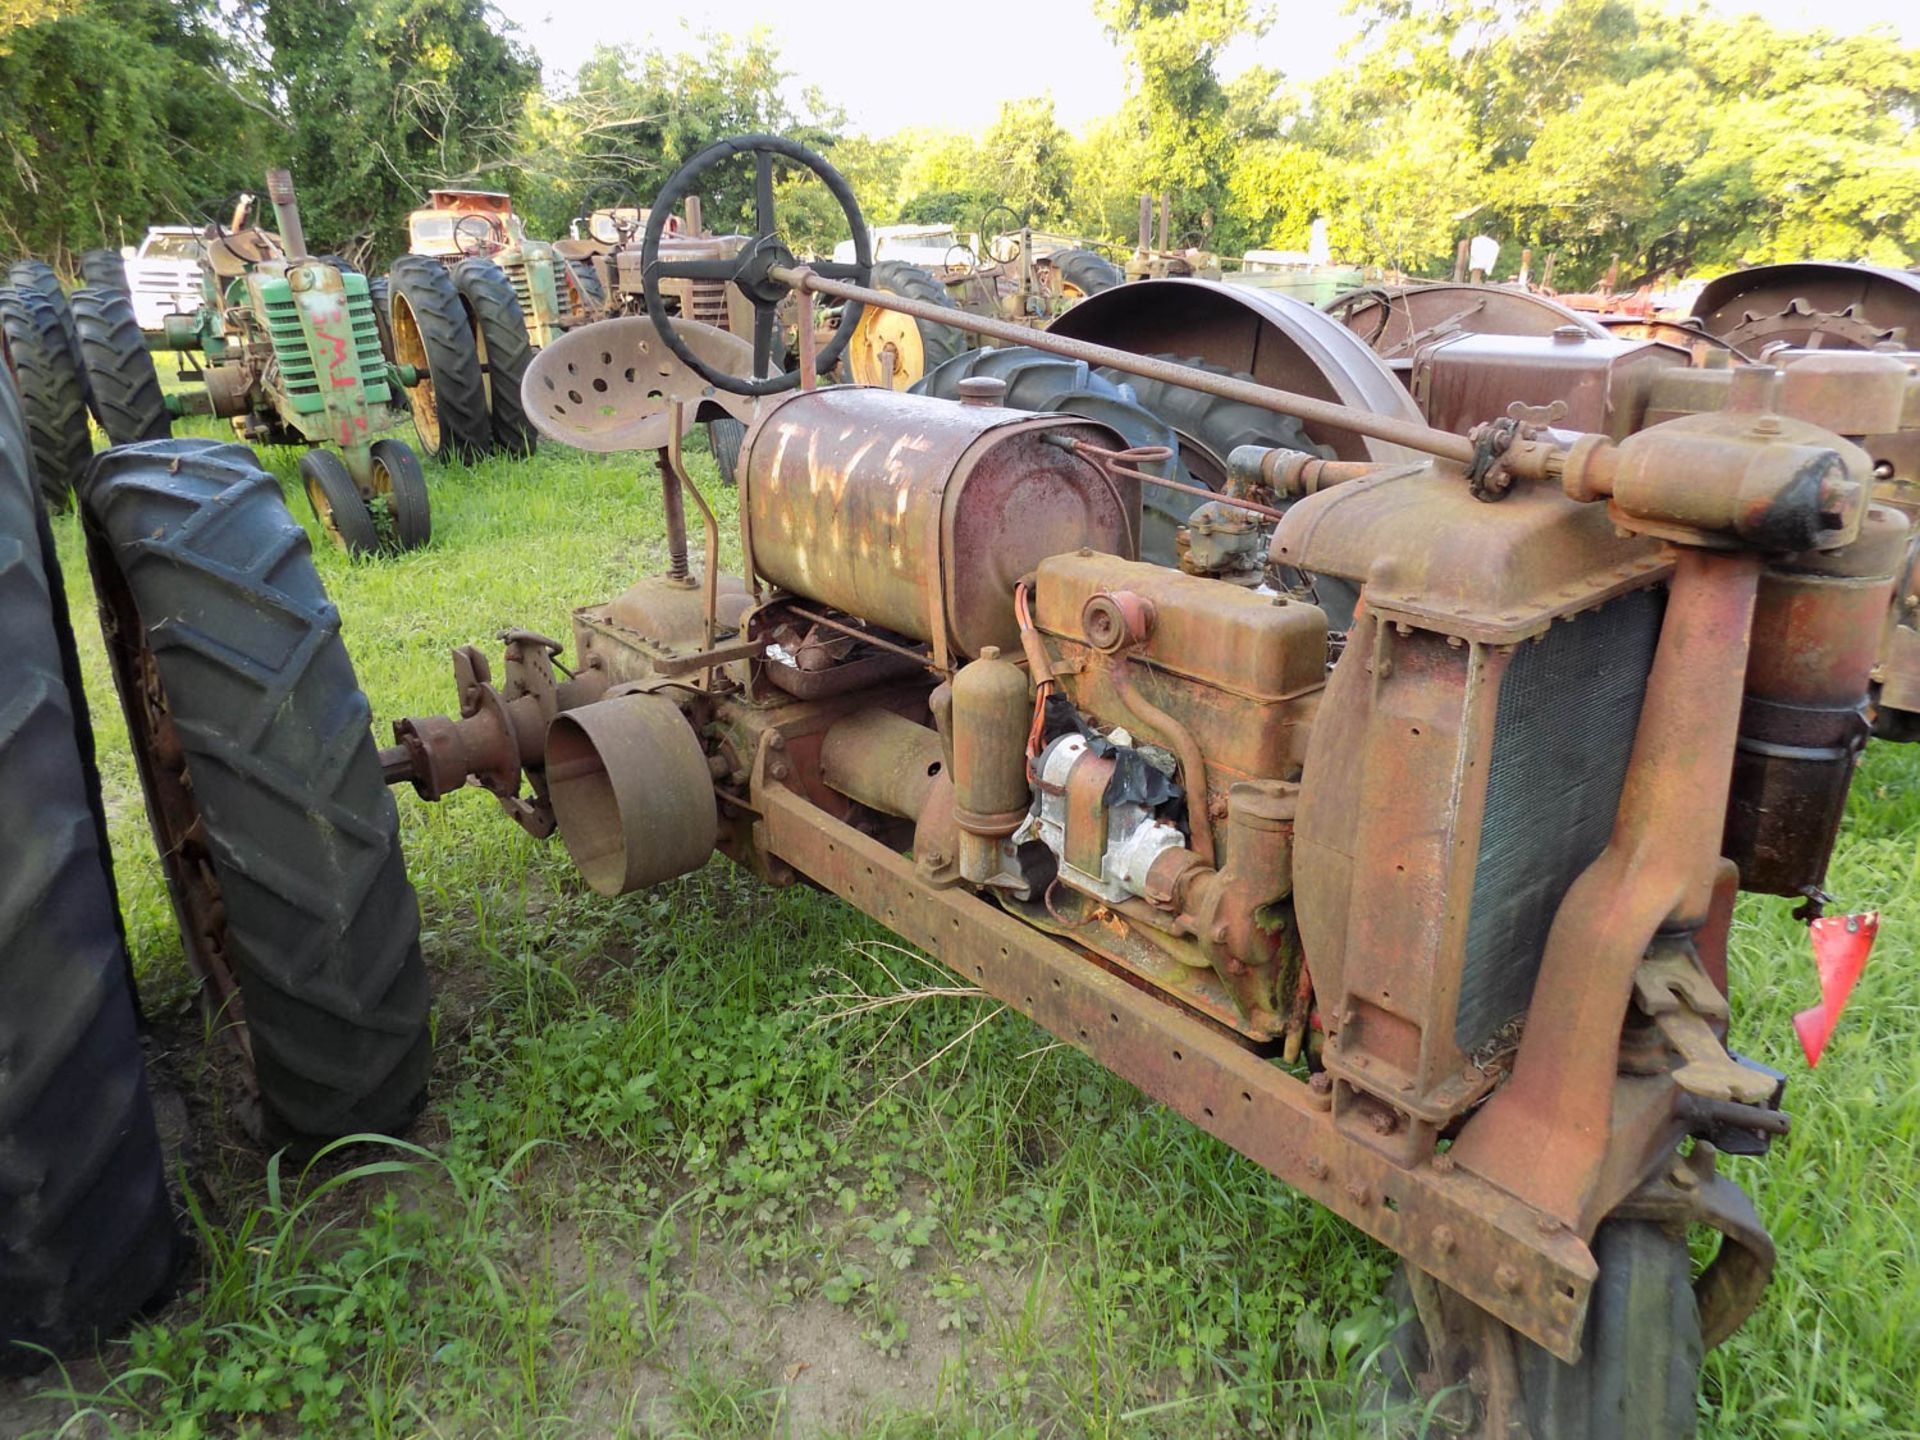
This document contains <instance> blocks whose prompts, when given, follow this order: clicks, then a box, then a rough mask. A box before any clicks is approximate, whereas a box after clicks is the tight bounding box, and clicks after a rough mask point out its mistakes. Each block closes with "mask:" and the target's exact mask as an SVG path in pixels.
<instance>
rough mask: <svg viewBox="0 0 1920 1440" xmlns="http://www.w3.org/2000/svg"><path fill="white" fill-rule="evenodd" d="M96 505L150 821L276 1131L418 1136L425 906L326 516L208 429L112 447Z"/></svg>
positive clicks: (101, 583)
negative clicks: (346, 625) (356, 653)
mask: <svg viewBox="0 0 1920 1440" xmlns="http://www.w3.org/2000/svg"><path fill="white" fill-rule="evenodd" d="M310 453H314V454H319V453H325V452H318V451H315V452H310ZM336 458H337V457H336ZM343 468H344V467H343ZM83 503H84V509H85V514H86V520H87V543H88V557H89V560H90V561H91V563H92V568H93V578H94V591H95V593H96V594H97V595H98V596H99V597H100V607H101V619H102V625H103V628H104V629H105V631H106V639H107V652H108V656H109V659H110V660H111V662H112V665H113V671H114V679H115V682H116V685H117V687H118V689H119V692H120V700H121V708H122V709H123V710H124V711H125V713H126V718H127V728H128V733H129V737H130V739H131V742H132V747H133V750H134V755H135V759H136V762H137V764H138V767H139V770H140V777H141V782H142V786H143V788H144V789H145V792H146V797H147V814H148V818H149V820H150V821H151V822H152V826H153V831H154V838H155V840H156V842H157V844H158V847H159V851H160V855H161V859H162V863H163V866H164V867H165V870H166V874H167V882H168V888H169V890H170V891H171V893H172V896H173V901H174V907H175V911H176V913H177V914H178V916H179V918H180V921H181V927H180V928H181V934H182V936H183V937H184V940H185V943H186V946H187V951H188V956H189V958H190V959H191V960H193V962H194V964H195V966H196V968H197V969H198V970H199V971H200V973H201V974H202V976H203V977H204V978H205V980H206V982H207V986H208V992H209V999H210V1002H211V1004H212V1007H213V1008H214V1010H215V1012H216V1017H217V1023H218V1024H219V1025H220V1026H221V1027H222V1028H223V1029H226V1030H228V1031H229V1033H230V1034H232V1035H233V1038H235V1039H236V1040H237V1041H238V1042H239V1044H240V1047H241V1049H242V1053H243V1054H244V1055H245V1056H246V1057H247V1058H248V1059H249V1060H250V1061H251V1065H252V1069H253V1074H254V1078H255V1080H256V1081H257V1084H258V1092H259V1099H260V1109H261V1114H260V1132H261V1136H262V1138H263V1139H264V1140H265V1141H267V1142H268V1143H270V1144H286V1143H297V1144H301V1145H303V1146H304V1145H307V1144H310V1143H312V1142H316V1141H320V1140H324V1139H330V1138H333V1137H337V1136H341V1135H349V1134H353V1133H355V1132H358V1131H363V1130H366V1131H380V1132H385V1133H397V1132H398V1131H400V1130H403V1129H404V1128H405V1127H406V1126H407V1125H408V1124H409V1123H411V1121H412V1120H413V1119H414V1117H415V1116H416V1115H417V1114H418V1113H419V1110H420V1107H421V1105H422V1104H423V1103H424V1100H425V1096H426V1085H427V1078H428V1071H429V1069H430V1066H431V1063H432V1062H431V1055H430V1053H429V1040H428V1033H427V1012H428V1003H429V994H428V982H427V973H426V967H425V965H424V964H423V963H422V961H421V957H420V916H419V910H418V907H417V905H416V903H415V900H414V894H413V888H412V886H411V885H409V884H408V883H407V876H406V868H405V864H404V862H403V860H402V857H401V853H400V843H399V834H398V817H397V812H396V810H395V808H394V802H393V798H392V796H391V795H390V794H389V793H388V791H387V787H386V784H385V782H384V781H383V779H382V778H381V773H380V762H379V757H378V755H377V753H376V751H375V749H374V745H373V737H372V735H371V734H370V732H369V730H368V723H369V720H370V718H371V717H370V713H369V710H368V706H367V700H366V697H365V696H364V695H363V694H361V693H360V688H359V685H358V683H357V682H356V681H355V679H354V674H353V663H352V661H351V660H349V659H348V657H347V651H346V647H345V645H344V644H343V643H342V642H341V638H340V613H339V611H338V610H336V609H335V608H334V606H333V604H332V603H331V602H330V601H329V600H328V598H327V595H326V591H325V589H324V588H323V587H322V585H321V583H320V578H319V576H318V574H317V573H316V572H315V570H314V565H313V557H312V553H311V551H310V549H309V546H308V543H307V535H306V532H305V531H304V530H302V529H301V528H300V527H299V526H298V525H296V524H295V523H294V522H293V518H292V517H291V516H290V515H289V514H288V513H287V510H286V506H285V505H284V504H283V503H282V501H281V498H280V487H279V485H278V483H277V482H276V481H275V480H274V479H273V477H272V476H271V475H268V474H267V473H265V472H264V471H263V470H261V468H260V465H259V462H258V460H257V459H256V458H255V457H254V455H253V453H252V452H251V451H249V450H247V449H246V448H244V447H242V446H238V445H222V444H218V443H215V442H211V441H205V440H163V441H156V442H154V443H152V444H147V445H133V446H126V447H123V448H120V449H115V450H111V451H109V452H107V453H106V454H104V455H102V456H101V457H100V458H99V460H97V461H96V462H95V464H94V466H93V469H92V471H91V473H90V475H89V477H88V480H87V484H86V487H85V491H84V494H83Z"/></svg>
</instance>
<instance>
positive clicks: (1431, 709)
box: [1273, 466, 1666, 1163]
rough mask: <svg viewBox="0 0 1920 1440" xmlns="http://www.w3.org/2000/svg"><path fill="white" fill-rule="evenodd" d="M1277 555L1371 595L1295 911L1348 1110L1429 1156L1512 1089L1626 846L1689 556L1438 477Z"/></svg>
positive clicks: (1320, 761)
mask: <svg viewBox="0 0 1920 1440" xmlns="http://www.w3.org/2000/svg"><path fill="white" fill-rule="evenodd" d="M1273 549H1274V555H1275V558H1277V559H1283V560H1284V561H1285V562H1286V563H1289V564H1294V565H1298V566H1299V567H1300V568H1302V569H1304V570H1307V571H1309V572H1312V573H1315V574H1319V575H1333V576H1336V577H1337V578H1340V579H1343V580H1346V581H1348V582H1350V583H1351V582H1356V581H1357V582H1359V583H1360V584H1361V586H1362V609H1361V613H1360V617H1359V619H1358V620H1356V622H1355V624H1354V626H1353V629H1352V630H1351V632H1350V633H1349V636H1348V640H1347V645H1346V648H1345V650H1344V652H1343V653H1342V655H1341V658H1340V660H1339V662H1338V664H1337V665H1336V666H1335V667H1334V671H1333V674H1332V676H1331V677H1330V679H1329V681H1328V685H1327V689H1326V692H1325V694H1324V696H1323V697H1322V700H1321V703H1320V708H1319V711H1318V715H1317V718H1316V719H1315V722H1314V727H1313V734H1312V737H1311V739H1310V741H1309V743H1308V748H1307V755H1306V765H1305V773H1304V778H1303V783H1302V790H1301V801H1300V807H1299V816H1298V820H1297V823H1296V833H1295V857H1294V905H1295V911H1296V914H1297V916H1298V918H1299V923H1300V934H1301V940H1302V944H1303V946H1304V949H1305V953H1306V956H1307V963H1308V965H1309V967H1310V969H1311V971H1312V974H1313V980H1314V988H1315V992H1316V995H1317V996H1318V1001H1319V1010H1320V1014H1321V1017H1322V1019H1323V1022H1324V1023H1325V1024H1326V1025H1327V1028H1328V1030H1329V1032H1330V1040H1329V1044H1328V1048H1327V1052H1326V1058H1327V1068H1328V1069H1329V1070H1330V1071H1331V1072H1332V1073H1333V1075H1334V1077H1335V1079H1336V1081H1337V1082H1338V1086H1337V1088H1336V1091H1335V1097H1334V1103H1335V1110H1336V1115H1338V1116H1340V1117H1341V1118H1342V1121H1343V1124H1348V1125H1349V1126H1350V1128H1351V1129H1352V1130H1353V1133H1355V1134H1356V1135H1357V1136H1359V1137H1361V1138H1363V1139H1366V1140H1367V1143H1370V1144H1375V1145H1376V1146H1377V1148H1380V1149H1382V1150H1385V1151H1387V1152H1388V1153H1390V1154H1393V1155H1394V1156H1395V1158H1396V1159H1400V1160H1402V1161H1403V1162H1405V1163H1412V1161H1413V1160H1415V1159H1417V1158H1418V1157H1419V1156H1420V1155H1421V1154H1423V1153H1430V1151H1431V1147H1432V1139H1433V1137H1434V1135H1435V1134H1437V1133H1438V1131H1439V1130H1440V1129H1442V1128H1444V1127H1445V1125H1446V1124H1447V1123H1448V1122H1449V1121H1450V1120H1451V1119H1452V1118H1453V1117H1455V1116H1457V1115H1459V1114H1461V1113H1463V1112H1464V1111H1465V1110H1466V1108H1467V1107H1469V1106H1470V1105H1472V1104H1473V1103H1474V1102H1475V1101H1476V1100H1478V1099H1479V1098H1480V1096H1482V1095H1484V1094H1485V1093H1486V1091H1487V1090H1488V1089H1489V1088H1491V1086H1492V1085H1493V1083H1494V1082H1495V1080H1496V1079H1497V1078H1498V1075H1499V1065H1498V1061H1499V1060H1500V1059H1501V1057H1502V1055H1503V1054H1504V1053H1505V1052H1507V1051H1510V1050H1511V1048H1512V1044H1513V1041H1514V1039H1515V1036H1516V1027H1515V1023H1514V1022H1516V1021H1518V1020H1520V1019H1521V1018H1522V1017H1523V1015H1524V1012H1525V1009H1526V1006H1527V1003H1528V1000H1529V999H1530V997H1531V995H1532V990H1533V981H1534V977H1535V975H1536V973H1537V971H1538V968H1539V964H1540V959H1541V956H1542V954H1543V952H1544V950H1545V946H1546V937H1547V932H1548V930H1549V929H1550V927H1551V925H1552V922H1553V918H1554V914H1555V912H1556V911H1557V909H1558V907H1559V905H1560V902H1561V900H1562V898H1563V897H1564V896H1565V894H1566V891H1567V889H1568V887H1569V886H1570V885H1571V884H1572V882H1573V880H1574V878H1575V877H1576V876H1577V875H1579V873H1580V872H1581V870H1583V869H1584V868H1585V867H1586V866H1587V865H1588V864H1589V863H1590V862H1591V861H1592V860H1593V859H1594V858H1595V857H1596V856H1597V855H1598V854H1599V853H1600V851H1601V849H1602V848H1603V847H1604V846H1605V844H1606V841H1607V838H1608V836H1609V834H1610V833H1611V830H1612V827H1613V821H1614V813H1615V810H1616V809H1617V807H1618V802H1619V795H1620V787H1621V783H1622V781H1623V779H1624V776H1625V773H1626V767H1627V759H1628V755H1629V753H1630V751H1631V748H1632V744H1633V739H1634V731H1635V728H1636V726H1637V724H1638V720H1639V712H1640V705H1641V701H1642V699H1643V697H1644V694H1645V688H1646V680H1647V674H1648V671H1649V668H1650V666H1651V664H1652V659H1653V653H1654V647H1655V645H1656V643H1657V640H1658V636H1659V629H1660V620H1661V615H1662V612H1663V597H1664V594H1665V591H1664V589H1663V588H1662V587H1661V586H1660V584H1659V582H1660V581H1661V580H1662V579H1663V578H1664V576H1665V574H1666V564H1665V562H1664V561H1663V560H1661V558H1660V557H1659V554H1658V552H1657V550H1656V549H1655V548H1654V547H1652V546H1651V545H1648V544H1647V543H1646V542H1642V541H1633V540H1626V539H1621V538H1618V537H1616V536H1615V535H1614V534H1613V530H1612V526H1611V524H1610V522H1609V521H1608V519H1607V517H1606V515H1605V513H1604V511H1603V510H1602V509H1601V507H1599V506H1582V505H1580V504H1578V503H1576V502H1574V501H1572V500H1570V499H1568V498H1567V497H1566V496H1565V495H1564V494H1562V493H1561V492H1559V491H1558V490H1557V489H1556V490H1549V489H1547V488H1545V487H1526V488H1522V489H1519V490H1516V491H1515V492H1514V494H1513V495H1511V496H1510V497H1508V499H1507V500H1505V501H1502V502H1501V503H1500V504H1498V505H1484V504H1481V503H1480V502H1478V501H1476V500H1474V499H1472V498H1471V496H1470V495H1469V494H1468V493H1467V489H1466V486H1465V485H1464V484H1463V483H1462V482H1461V481H1460V479H1459V478H1458V476H1457V474H1449V473H1447V472H1445V471H1443V470H1439V469H1436V468H1434V467H1431V466H1423V467H1413V468H1410V469H1408V470H1405V471H1401V472H1397V473H1396V474H1394V475H1393V476H1391V477H1388V478H1385V479H1382V480H1379V481H1357V482H1353V483H1351V484H1348V485H1344V486H1340V487H1337V488H1336V489H1334V490H1331V491H1326V492H1323V493H1322V494H1321V495H1319V496H1315V497H1312V498H1310V499H1308V500H1305V501H1302V502H1300V503H1299V504H1297V505H1295V506H1294V507H1293V509H1292V510H1291V511H1289V513H1288V516H1287V518H1286V520H1285V521H1283V522H1282V524H1281V526H1280V529H1279V532H1278V533H1277V535H1276V537H1275V540H1274V546H1273Z"/></svg>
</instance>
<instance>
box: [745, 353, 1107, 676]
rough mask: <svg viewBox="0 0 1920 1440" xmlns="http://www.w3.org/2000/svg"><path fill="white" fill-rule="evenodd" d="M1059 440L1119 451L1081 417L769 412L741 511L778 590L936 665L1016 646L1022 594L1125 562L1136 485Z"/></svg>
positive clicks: (757, 557) (752, 438) (792, 403)
mask: <svg viewBox="0 0 1920 1440" xmlns="http://www.w3.org/2000/svg"><path fill="white" fill-rule="evenodd" d="M1052 434H1060V435H1065V436H1068V437H1071V438H1076V439H1085V440H1088V441H1091V442H1092V443H1093V444H1095V445H1099V446H1103V447H1107V448H1114V449H1117V448H1120V442H1118V441H1117V438H1116V437H1115V436H1114V435H1113V434H1112V432H1110V431H1108V430H1107V429H1106V428H1105V427H1103V426H1099V425H1094V424H1092V423H1091V422H1087V421H1082V420H1078V419H1063V418H1061V417H1048V418H1035V417H1034V416H1032V415H1028V414H1025V413H1022V412H1019V411H1013V410H996V409H990V408H987V407H978V406H959V405H950V404H944V403H942V402H939V401H932V400H927V399H924V398H923V397H920V396H917V395H902V394H896V393H894V392H891V391H882V390H842V389H835V390H822V391H817V392H814V393H812V394H802V395H794V396H789V397H785V398H782V399H780V400H778V401H774V402H770V403H769V404H768V405H767V406H766V407H765V409H764V410H763V412H762V414H761V417H760V419H759V421H758V423H756V424H755V426H754V428H753V429H752V430H751V431H749V432H748V435H747V438H746V441H745V443H744V444H743V445H742V447H741V453H740V466H741V470H742V473H743V474H745V475H746V476H747V477H748V479H747V481H746V483H745V484H744V485H743V487H742V501H741V510H742V513H743V515H744V516H745V519H746V523H747V524H748V525H750V527H751V531H752V537H753V538H752V552H753V557H754V562H755V565H756V567H757V568H758V571H759V573H760V574H761V575H763V576H765V577H766V578H767V579H768V580H770V581H772V582H773V583H774V584H775V585H778V586H781V587H784V588H786V589H788V590H791V591H793V592H794V593H796V594H798V595H803V596H808V597H811V598H813V599H815V600H818V601H820V602H822V603H824V604H826V605H829V606H831V607H833V608H835V609H839V610H845V611H848V612H850V613H852V614H855V615H859V616H861V617H863V618H865V619H866V620H869V621H871V622H873V623H874V624H877V625H879V626H882V627H884V628H886V629H888V630H891V631H894V632H895V633H896V634H899V635H903V636H906V637H908V638H910V639H914V640H924V641H927V642H929V643H930V644H931V645H932V646H933V656H934V660H935V663H936V664H938V665H940V666H941V667H943V668H951V666H952V664H953V657H955V656H968V655H977V654H979V653H980V650H981V649H982V647H984V646H987V645H997V646H999V647H1000V648H1001V649H1002V650H1011V649H1013V648H1014V647H1015V645H1016V644H1018V642H1019V638H1020V634H1019V627H1018V626H1017V624H1016V623H1015V621H1014V615H1013V600H1012V596H1013V585H1014V582H1015V581H1016V580H1018V579H1019V578H1020V577H1021V576H1022V575H1024V574H1026V573H1027V572H1028V571H1030V570H1032V569H1033V567H1034V566H1035V565H1037V564H1038V563H1039V562H1040V561H1041V560H1042V559H1044V558H1045V557H1047V556H1049V555H1056V554H1059V553H1060V552H1062V551H1068V550H1073V549H1076V548H1079V547H1081V546H1088V547H1091V548H1093V549H1096V550H1101V551H1104V552H1106V553H1108V554H1117V555H1131V554H1132V553H1133V552H1134V546H1135V536H1136V535H1137V534H1138V521H1139V513H1140V500H1139V494H1138V492H1137V490H1135V489H1134V488H1133V487H1132V486H1131V485H1130V484H1129V483H1127V482H1124V481H1115V480H1113V479H1111V478H1109V477H1108V476H1107V475H1106V474H1105V473H1103V471H1102V470H1101V469H1100V467H1098V466H1096V465H1094V464H1093V463H1092V462H1090V461H1087V460H1082V459H1079V458H1077V457H1075V456H1073V455H1071V454H1069V453H1067V452H1066V451H1064V450H1061V449H1060V448H1058V447H1057V446H1053V445H1049V444H1046V443H1045V441H1044V437H1046V436H1048V435H1052Z"/></svg>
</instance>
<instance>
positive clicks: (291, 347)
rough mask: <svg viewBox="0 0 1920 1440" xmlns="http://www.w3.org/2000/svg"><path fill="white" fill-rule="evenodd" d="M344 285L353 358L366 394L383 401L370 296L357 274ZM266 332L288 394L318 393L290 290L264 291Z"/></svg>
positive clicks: (383, 376)
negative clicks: (345, 287)
mask: <svg viewBox="0 0 1920 1440" xmlns="http://www.w3.org/2000/svg"><path fill="white" fill-rule="evenodd" d="M345 280H346V286H347V296H346V300H347V322H348V328H349V331H350V333H351V335H352V344H353V353H354V360H355V362H356V364H357V366H358V368H359V373H360V375H361V377H362V379H363V380H364V382H365V385H366V388H367V398H368V399H369V400H373V401H380V402H384V401H386V400H388V399H390V398H392V392H391V391H389V390H388V388H387V367H386V357H385V356H384V355H383V354H382V353H381V350H380V328H379V325H378V323H377V322H376V321H375V319H374V314H373V299H372V297H371V296H370V295H368V294H367V282H366V280H365V279H364V278H363V277H361V276H358V275H349V276H346V277H345ZM265 300H266V313H267V335H268V337H269V338H270V339H271V340H272V342H273V353H274V357H275V358H276V359H278V360H279V362H280V383H281V386H282V388H284V389H285V390H286V392H287V394H288V395H290V396H298V397H306V396H317V395H318V394H319V393H320V377H319V375H318V374H317V373H316V371H315V369H314V363H313V360H314V357H313V351H312V349H311V347H310V346H309V345H308V344H307V337H306V331H305V330H304V329H303V328H302V327H301V324H300V307H299V306H298V305H297V304H296V303H295V301H294V299H293V296H292V294H291V292H289V291H287V290H284V289H281V290H279V292H278V293H277V294H276V293H275V292H274V290H271V289H269V290H267V291H266V294H265Z"/></svg>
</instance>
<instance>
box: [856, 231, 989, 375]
mask: <svg viewBox="0 0 1920 1440" xmlns="http://www.w3.org/2000/svg"><path fill="white" fill-rule="evenodd" d="M869 288H870V289H874V290H883V291H885V292H886V293H887V294H889V295H899V296H902V297H904V298H905V299H908V300H922V301H925V302H926V303H927V304H929V305H944V306H946V307H948V308H949V309H954V310H957V309H958V308H959V307H958V306H956V305H954V303H953V299H952V297H951V296H949V295H948V294H947V287H946V286H944V285H942V284H941V283H940V282H939V281H938V280H936V279H935V278H934V277H933V276H932V275H931V274H930V273H929V272H927V271H925V270H922V269H921V268H920V267H919V266H918V265H909V264H907V263H906V262H905V261H904V260H882V261H880V262H879V263H878V264H876V265H875V266H874V267H873V283H872V285H871V286H870V287H869ZM966 348H967V337H966V335H965V333H964V332H963V331H960V330H957V329H955V328H954V327H953V326H951V325H936V324H934V323H933V322H932V321H931V320H916V319H915V318H914V317H913V316H911V315H902V314H901V313H900V312H899V311H897V310H882V309H879V308H878V307H876V306H871V305H869V306H868V307H866V308H865V309H864V310H862V311H861V312H860V318H859V320H857V321H855V322H854V330H853V339H852V340H851V341H850V342H848V345H847V353H846V359H845V360H844V361H843V362H842V364H843V365H844V367H845V370H846V373H847V374H848V375H850V376H851V377H852V378H853V381H854V383H856V384H859V385H886V384H888V383H889V382H891V385H892V388H893V389H895V390H905V389H908V388H909V387H911V386H912V385H913V384H914V383H915V382H916V381H918V380H919V379H920V377H921V376H923V375H925V374H926V373H927V372H928V371H930V370H932V369H933V368H934V367H935V366H936V365H939V364H941V363H942V362H943V361H947V360H951V359H952V358H953V357H954V356H956V355H958V354H959V353H960V352H961V351H962V350H964V349H966Z"/></svg>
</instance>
